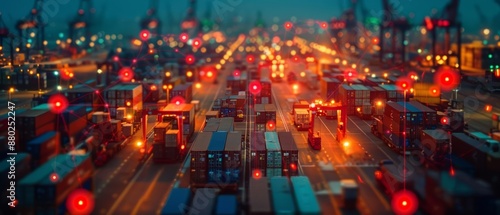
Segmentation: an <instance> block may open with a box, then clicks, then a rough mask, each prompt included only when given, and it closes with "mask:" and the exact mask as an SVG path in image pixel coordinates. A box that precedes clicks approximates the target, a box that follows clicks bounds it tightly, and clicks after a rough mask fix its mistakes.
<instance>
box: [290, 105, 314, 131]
mask: <svg viewBox="0 0 500 215" xmlns="http://www.w3.org/2000/svg"><path fill="white" fill-rule="evenodd" d="M292 115H293V124H294V125H295V127H297V130H299V131H307V130H308V129H309V127H310V120H309V117H310V116H309V102H307V101H299V102H295V103H293V109H292Z"/></svg>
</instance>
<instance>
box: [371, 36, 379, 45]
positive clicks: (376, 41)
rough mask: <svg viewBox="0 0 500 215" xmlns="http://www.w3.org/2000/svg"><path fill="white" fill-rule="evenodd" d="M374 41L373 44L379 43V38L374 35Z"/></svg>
mask: <svg viewBox="0 0 500 215" xmlns="http://www.w3.org/2000/svg"><path fill="white" fill-rule="evenodd" d="M372 43H373V44H375V45H376V44H378V38H376V37H374V38H373V39H372Z"/></svg>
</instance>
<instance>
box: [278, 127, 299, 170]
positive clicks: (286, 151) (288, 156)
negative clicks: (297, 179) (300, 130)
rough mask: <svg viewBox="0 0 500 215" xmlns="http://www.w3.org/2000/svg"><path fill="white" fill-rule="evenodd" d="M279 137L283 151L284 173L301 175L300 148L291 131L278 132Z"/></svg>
mask: <svg viewBox="0 0 500 215" xmlns="http://www.w3.org/2000/svg"><path fill="white" fill-rule="evenodd" d="M278 138H279V142H280V145H281V152H282V156H283V159H282V164H281V165H282V167H283V171H282V175H283V176H288V177H290V176H297V175H299V170H298V169H299V168H298V167H299V150H298V148H297V145H296V143H295V140H294V139H293V136H292V133H291V132H278Z"/></svg>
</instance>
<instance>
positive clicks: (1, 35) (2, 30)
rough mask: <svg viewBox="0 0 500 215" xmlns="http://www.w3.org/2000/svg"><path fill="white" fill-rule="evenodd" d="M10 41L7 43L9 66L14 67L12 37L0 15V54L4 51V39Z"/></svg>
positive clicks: (0, 14)
mask: <svg viewBox="0 0 500 215" xmlns="http://www.w3.org/2000/svg"><path fill="white" fill-rule="evenodd" d="M7 38H9V39H10V43H9V47H10V49H9V52H10V64H11V65H12V66H14V57H15V56H14V35H13V34H12V33H11V32H10V31H9V28H7V25H6V24H5V22H4V21H3V19H2V13H0V47H2V48H1V49H0V53H2V52H3V49H4V39H7Z"/></svg>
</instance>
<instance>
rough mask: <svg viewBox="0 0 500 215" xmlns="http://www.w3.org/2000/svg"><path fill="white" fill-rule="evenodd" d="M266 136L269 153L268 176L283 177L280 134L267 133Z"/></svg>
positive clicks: (267, 159) (267, 151)
mask: <svg viewBox="0 0 500 215" xmlns="http://www.w3.org/2000/svg"><path fill="white" fill-rule="evenodd" d="M264 135H265V140H266V153H267V158H266V161H267V164H266V167H267V169H266V176H267V177H272V176H281V171H282V154H281V147H280V143H279V138H278V134H277V133H276V132H265V133H264ZM278 170H279V171H278Z"/></svg>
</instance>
